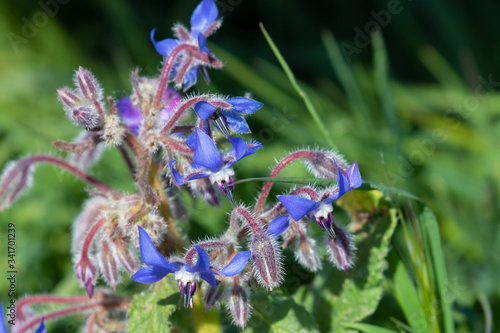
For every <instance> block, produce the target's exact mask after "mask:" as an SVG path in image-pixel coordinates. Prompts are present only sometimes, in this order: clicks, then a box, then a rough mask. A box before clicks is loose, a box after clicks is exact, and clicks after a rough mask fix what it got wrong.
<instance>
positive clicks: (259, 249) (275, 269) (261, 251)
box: [250, 231, 282, 290]
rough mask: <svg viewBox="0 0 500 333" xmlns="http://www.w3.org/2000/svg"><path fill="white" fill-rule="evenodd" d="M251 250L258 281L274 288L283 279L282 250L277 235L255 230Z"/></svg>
mask: <svg viewBox="0 0 500 333" xmlns="http://www.w3.org/2000/svg"><path fill="white" fill-rule="evenodd" d="M250 251H251V252H252V260H253V267H254V269H255V271H256V273H257V279H258V281H259V282H260V283H261V284H262V285H263V286H265V287H268V288H269V289H271V290H273V288H274V287H277V286H278V285H279V284H280V282H281V279H282V267H281V251H280V248H279V246H278V244H277V242H276V239H275V237H271V236H269V235H268V234H267V233H265V232H258V233H256V232H255V231H254V234H253V239H252V245H251V250H250Z"/></svg>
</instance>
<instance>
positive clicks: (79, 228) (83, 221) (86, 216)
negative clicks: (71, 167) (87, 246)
mask: <svg viewBox="0 0 500 333" xmlns="http://www.w3.org/2000/svg"><path fill="white" fill-rule="evenodd" d="M106 203H107V200H106V198H103V197H93V198H91V199H89V200H87V202H86V203H85V206H84V207H83V209H82V212H81V213H80V215H78V217H77V218H76V219H75V221H74V222H73V230H72V240H73V241H72V247H71V249H72V252H73V254H75V255H77V254H78V253H79V252H80V251H81V250H82V247H83V244H84V242H85V237H86V236H87V234H88V232H89V230H90V228H91V227H92V225H93V224H94V223H95V222H96V221H97V218H98V217H99V216H100V214H102V212H103V210H104V208H105V207H106Z"/></svg>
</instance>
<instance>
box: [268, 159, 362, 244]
mask: <svg viewBox="0 0 500 333" xmlns="http://www.w3.org/2000/svg"><path fill="white" fill-rule="evenodd" d="M335 166H336V167H337V182H338V191H336V192H334V193H333V195H331V196H328V197H326V198H323V199H321V200H319V201H314V200H310V199H307V198H304V197H300V196H296V195H278V200H279V201H280V202H281V203H282V204H283V206H285V208H286V210H287V211H288V213H289V214H290V216H291V217H292V218H293V219H294V220H295V221H298V220H300V219H301V218H303V217H304V216H307V217H308V218H310V219H311V220H316V222H318V224H319V225H320V226H321V227H322V228H323V229H325V230H326V231H327V232H328V234H329V235H330V236H331V237H332V238H334V237H336V230H337V226H336V225H335V224H334V222H333V216H332V212H333V206H332V202H333V201H335V200H337V199H339V198H340V197H342V196H343V195H344V194H346V193H347V192H348V191H350V190H353V189H356V188H358V187H360V186H361V184H362V180H361V174H360V173H359V169H358V163H357V162H354V163H353V164H352V165H351V167H350V168H349V169H348V170H347V172H346V175H345V176H344V174H342V172H341V171H340V168H339V167H338V166H337V163H335ZM283 232H284V230H283Z"/></svg>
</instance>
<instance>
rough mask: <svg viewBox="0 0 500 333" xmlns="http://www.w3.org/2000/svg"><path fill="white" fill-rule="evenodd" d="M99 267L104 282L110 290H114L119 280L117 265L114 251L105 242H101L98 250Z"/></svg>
mask: <svg viewBox="0 0 500 333" xmlns="http://www.w3.org/2000/svg"><path fill="white" fill-rule="evenodd" d="M98 258H99V267H100V268H101V272H102V275H103V277H104V279H105V280H106V282H108V283H109V285H110V286H111V288H113V289H116V285H117V284H118V280H119V277H120V275H119V272H118V265H117V263H116V259H115V256H114V251H113V250H112V249H111V246H110V244H109V243H108V241H107V240H103V241H102V243H101V248H100V249H99V257H98Z"/></svg>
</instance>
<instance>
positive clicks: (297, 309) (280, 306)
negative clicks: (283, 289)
mask: <svg viewBox="0 0 500 333" xmlns="http://www.w3.org/2000/svg"><path fill="white" fill-rule="evenodd" d="M251 304H252V307H253V310H252V317H251V318H250V320H249V323H248V325H247V327H248V328H247V329H245V332H247V331H248V332H259V333H260V332H273V333H280V332H289V333H292V332H293V333H297V332H304V333H306V332H319V329H318V325H317V323H316V321H315V320H314V318H313V316H312V315H311V314H310V313H309V312H308V311H307V310H306V309H305V308H304V307H303V306H301V305H298V304H297V303H295V301H294V300H293V298H290V297H283V296H275V295H270V294H268V293H265V294H264V293H259V294H256V295H253V296H252V300H251Z"/></svg>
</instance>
